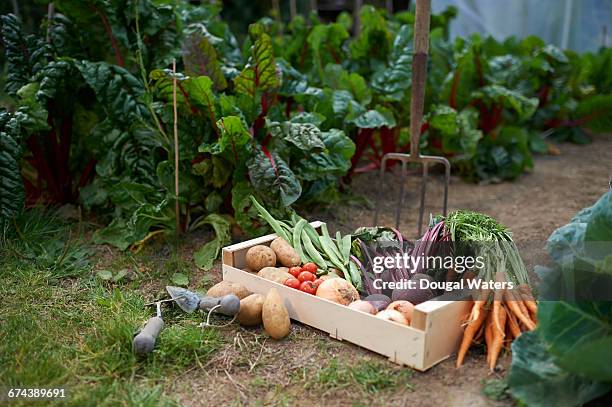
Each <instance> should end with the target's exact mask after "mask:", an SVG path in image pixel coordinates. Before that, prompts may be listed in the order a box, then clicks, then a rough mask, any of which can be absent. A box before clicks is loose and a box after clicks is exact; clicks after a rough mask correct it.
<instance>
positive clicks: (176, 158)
mask: <svg viewBox="0 0 612 407" xmlns="http://www.w3.org/2000/svg"><path fill="white" fill-rule="evenodd" d="M172 109H173V112H174V195H176V196H175V198H174V212H175V215H176V234H177V235H178V234H180V233H181V219H180V214H181V213H180V208H179V142H178V113H177V108H176V59H174V58H173V59H172Z"/></svg>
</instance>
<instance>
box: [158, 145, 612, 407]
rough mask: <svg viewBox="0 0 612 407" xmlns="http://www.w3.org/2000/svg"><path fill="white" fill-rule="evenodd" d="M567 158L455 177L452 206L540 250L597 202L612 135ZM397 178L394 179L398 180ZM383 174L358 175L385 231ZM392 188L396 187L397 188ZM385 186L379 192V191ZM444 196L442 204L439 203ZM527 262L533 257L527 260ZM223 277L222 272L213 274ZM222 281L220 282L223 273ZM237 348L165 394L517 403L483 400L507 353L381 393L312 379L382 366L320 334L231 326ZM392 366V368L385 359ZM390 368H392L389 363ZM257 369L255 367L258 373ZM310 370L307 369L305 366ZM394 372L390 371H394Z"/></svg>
mask: <svg viewBox="0 0 612 407" xmlns="http://www.w3.org/2000/svg"><path fill="white" fill-rule="evenodd" d="M560 148H561V151H562V155H560V156H546V157H539V158H537V159H536V162H535V168H534V170H533V172H532V173H530V174H527V175H524V176H523V177H521V178H520V179H519V180H517V181H516V182H512V183H502V184H494V185H474V184H467V183H465V182H463V181H461V180H460V179H458V178H453V179H452V182H451V189H450V195H449V207H450V210H453V209H460V208H461V209H473V210H477V211H481V212H484V213H487V214H489V215H491V216H493V217H495V218H497V219H498V220H500V221H501V222H502V223H504V224H506V225H508V226H509V227H510V228H511V230H512V231H513V233H514V237H515V240H517V241H518V242H534V243H535V244H536V245H538V244H539V245H540V246H541V245H542V244H543V243H544V242H545V240H546V239H547V238H548V236H549V235H550V233H551V232H552V231H553V230H555V229H556V228H557V227H559V226H562V225H564V224H566V223H567V222H568V221H569V220H570V218H571V217H572V216H573V215H574V214H575V213H576V212H577V211H578V210H580V209H581V208H583V207H585V206H588V205H590V204H592V203H593V202H594V201H595V200H596V199H597V198H598V197H599V196H601V195H602V194H603V193H604V192H605V191H606V190H607V189H608V187H609V186H608V185H609V181H610V178H611V177H612V137H611V136H597V137H595V139H594V143H592V144H589V145H586V146H576V145H569V144H564V145H561V146H560ZM392 178H393V177H392V176H391V177H389V178H388V180H391V179H392ZM377 181H378V178H377V176H376V174H365V175H361V176H359V177H357V178H356V179H355V181H354V184H353V191H354V192H355V193H357V194H361V195H364V196H366V197H368V199H370V200H371V201H372V202H373V203H374V204H375V205H379V206H380V208H381V213H383V214H384V216H383V217H382V218H381V222H379V223H381V224H390V225H391V224H393V223H394V217H393V208H394V203H395V202H396V201H395V199H396V198H395V197H396V196H397V195H396V194H397V192H398V189H397V184H396V185H395V186H394V187H388V188H387V189H386V190H381V189H380V188H377V183H378V182H377ZM391 184H392V183H390V184H389V185H391ZM415 186H416V180H413V181H411V182H409V183H408V189H407V190H408V191H415V190H416V189H415V188H414V187H415ZM378 187H380V186H378ZM429 192H430V194H429V197H430V202H432V203H436V201H432V200H435V199H438V202H440V203H441V202H442V201H441V196H442V195H441V183H440V182H435V181H434V182H433V183H432V187H431V189H430V190H429ZM411 196H412V199H411V198H409V200H410V202H408V206H407V209H406V211H405V213H404V215H403V220H402V223H401V225H400V229H401V230H402V231H403V232H405V233H407V234H416V228H415V224H416V223H415V222H416V212H417V207H416V205H415V200H414V194H411ZM436 197H437V198H436ZM429 211H431V212H434V213H439V211H440V206H431V207H430V208H428V212H429ZM315 217H316V218H318V219H321V220H325V221H327V222H328V223H329V224H330V229H331V230H335V229H340V230H343V231H351V230H353V229H355V227H358V226H363V225H370V224H371V222H372V212H371V210H370V209H368V208H366V207H365V205H358V204H352V205H345V206H342V207H337V208H334V209H333V210H331V209H330V210H326V211H319V212H318V213H314V214H311V215H310V218H311V219H314V218H315ZM527 257H528V258H527V259H526V260H527V263H528V265H529V264H530V263H533V261H534V259H533V258H531V256H529V255H527ZM215 272H216V273H219V267H218V266H217V267H216V269H215ZM215 278H216V279H219V278H220V274H217V275H216V277H215ZM227 334H228V335H229V336H234V344H233V346H231V347H230V349H228V350H227V351H226V352H224V354H223V355H218V356H216V357H215V358H216V361H215V362H213V363H210V364H208V366H211V369H213V368H212V366H215V367H214V369H215V370H209V371H208V373H207V375H208V376H207V377H205V376H202V375H201V374H200V373H196V374H195V376H194V375H185V376H184V377H182V378H176V379H179V380H175V381H174V383H179V384H177V385H176V386H173V387H171V388H167V389H166V391H167V392H168V393H169V394H170V395H174V396H176V394H177V393H178V394H180V395H181V396H180V400H181V402H182V403H185V404H187V405H200V404H210V405H221V404H223V405H227V404H233V403H237V404H243V403H248V404H260V405H263V404H285V403H288V404H299V405H313V404H316V405H326V406H328V405H352V404H364V405H367V404H375V405H383V404H392V405H410V406H431V405H452V406H484V405H496V404H502V405H506V404H510V402H509V401H507V400H506V401H502V402H498V403H496V402H492V401H491V400H489V399H487V398H485V397H484V396H482V394H481V389H482V380H483V379H490V378H495V377H502V376H503V375H504V374H505V369H506V368H507V366H508V364H509V360H510V357H509V356H508V355H506V356H505V357H503V358H502V360H501V365H502V369H501V370H500V372H499V373H498V376H490V375H489V374H488V369H487V368H486V367H485V365H486V363H485V360H484V355H482V354H478V351H472V352H471V353H470V354H469V356H468V358H467V362H466V364H465V367H464V368H462V369H461V370H459V371H458V370H456V369H455V368H454V360H447V361H445V362H443V363H441V364H440V365H438V366H436V367H434V368H432V369H430V370H429V371H428V372H426V373H416V372H415V373H414V374H413V375H412V377H411V378H410V379H408V382H409V383H410V384H411V386H412V390H409V389H407V388H406V387H405V386H403V385H401V386H396V387H395V388H393V389H389V390H387V391H384V392H380V393H375V394H367V393H366V394H363V393H360V392H355V391H353V389H351V388H336V389H332V390H324V389H322V388H319V387H318V386H317V385H315V384H312V383H311V382H310V381H309V380H308V375H311V374H313V373H312V372H313V370H312V369H314V371H316V369H317V366H318V363H319V361H320V360H322V358H323V356H324V357H325V358H326V359H328V358H330V357H336V358H338V360H340V361H344V362H345V363H348V364H359V363H363V362H364V361H368V360H374V361H384V358H382V357H380V356H378V355H376V354H373V353H371V352H368V351H365V350H363V349H360V348H358V347H356V346H353V345H350V344H346V343H341V342H337V341H333V340H331V339H329V338H328V337H327V336H326V335H325V334H323V333H321V332H318V331H316V330H314V329H310V328H307V327H303V326H299V325H298V324H294V330H293V333H292V334H291V337H290V340H285V341H282V342H278V343H275V342H271V341H266V342H265V345H262V343H263V341H264V340H265V337H264V336H263V335H261V331H259V330H244V329H234V330H232V331H228V332H227ZM384 363H387V362H384ZM388 364H389V366H391V364H390V363H388ZM253 366H254V367H253ZM303 366H310V368H309V369H307V370H304V371H303V369H302V367H303ZM390 369H393V367H390Z"/></svg>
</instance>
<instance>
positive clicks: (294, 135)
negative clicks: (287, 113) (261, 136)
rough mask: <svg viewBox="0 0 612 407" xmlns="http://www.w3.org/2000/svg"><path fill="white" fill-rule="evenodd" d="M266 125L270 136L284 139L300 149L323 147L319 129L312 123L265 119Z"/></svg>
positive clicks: (308, 149) (307, 149)
mask: <svg viewBox="0 0 612 407" xmlns="http://www.w3.org/2000/svg"><path fill="white" fill-rule="evenodd" d="M266 125H267V128H268V131H269V132H270V134H271V135H272V137H278V138H281V139H283V140H286V141H288V142H290V143H291V144H293V145H294V146H296V147H297V148H299V149H300V150H304V151H310V150H313V149H321V148H324V147H325V145H324V144H323V142H322V141H321V130H319V128H318V127H317V126H315V125H314V124H311V123H294V122H282V123H279V122H273V121H267V123H266Z"/></svg>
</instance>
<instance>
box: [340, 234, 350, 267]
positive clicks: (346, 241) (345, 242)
mask: <svg viewBox="0 0 612 407" xmlns="http://www.w3.org/2000/svg"><path fill="white" fill-rule="evenodd" d="M342 258H343V259H344V264H348V263H349V261H350V260H351V235H345V236H344V237H343V238H342Z"/></svg>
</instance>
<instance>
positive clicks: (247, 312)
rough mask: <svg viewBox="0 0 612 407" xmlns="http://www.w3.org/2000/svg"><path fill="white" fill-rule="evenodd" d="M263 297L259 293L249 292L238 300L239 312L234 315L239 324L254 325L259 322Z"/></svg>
mask: <svg viewBox="0 0 612 407" xmlns="http://www.w3.org/2000/svg"><path fill="white" fill-rule="evenodd" d="M265 299H266V298H265V297H264V296H263V295H261V294H251V295H249V296H248V297H246V298H243V299H242V300H240V312H239V313H238V315H237V316H236V318H237V319H238V322H239V323H240V325H244V326H255V325H259V324H261V321H262V319H261V312H262V309H263V304H264V301H265Z"/></svg>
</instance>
